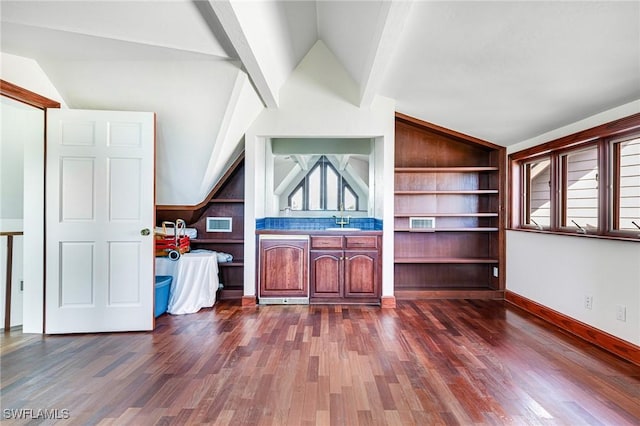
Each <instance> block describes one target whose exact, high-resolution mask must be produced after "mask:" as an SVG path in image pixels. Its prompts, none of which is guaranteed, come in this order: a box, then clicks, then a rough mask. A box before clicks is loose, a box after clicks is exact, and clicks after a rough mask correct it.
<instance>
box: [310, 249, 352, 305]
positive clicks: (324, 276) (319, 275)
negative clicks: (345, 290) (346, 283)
mask: <svg viewBox="0 0 640 426" xmlns="http://www.w3.org/2000/svg"><path fill="white" fill-rule="evenodd" d="M343 255H344V252H343V251H342V250H332V251H329V250H322V251H312V252H311V256H310V262H311V296H315V297H342V276H343V269H342V257H343Z"/></svg>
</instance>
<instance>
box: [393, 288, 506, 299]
mask: <svg viewBox="0 0 640 426" xmlns="http://www.w3.org/2000/svg"><path fill="white" fill-rule="evenodd" d="M394 294H395V296H396V299H397V300H416V299H504V290H494V289H492V288H489V287H486V288H485V287H471V286H469V287H463V288H438V289H420V288H403V289H398V288H397V285H396V290H395V292H394Z"/></svg>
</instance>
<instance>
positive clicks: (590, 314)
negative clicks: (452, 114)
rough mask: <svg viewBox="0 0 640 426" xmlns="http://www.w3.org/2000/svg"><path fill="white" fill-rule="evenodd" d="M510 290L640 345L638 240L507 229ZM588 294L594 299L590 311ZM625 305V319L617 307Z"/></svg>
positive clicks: (634, 107) (607, 117) (622, 112)
mask: <svg viewBox="0 0 640 426" xmlns="http://www.w3.org/2000/svg"><path fill="white" fill-rule="evenodd" d="M638 112H640V101H636V102H632V103H629V104H626V105H623V106H621V107H618V108H615V109H612V110H609V111H606V112H603V113H601V114H598V115H595V116H593V117H589V118H587V119H584V120H581V121H580V122H577V123H573V124H571V125H569V126H565V127H563V128H560V129H556V130H554V131H552V132H549V133H546V134H544V135H541V136H538V137H536V138H533V139H530V140H527V141H524V142H521V143H519V144H516V145H513V146H511V147H509V149H508V150H507V151H508V153H513V152H517V151H520V150H522V149H525V148H528V147H531V146H535V145H539V144H541V143H544V142H548V141H551V140H554V139H557V138H560V137H562V136H566V135H569V134H573V133H576V132H578V131H581V130H585V129H588V128H591V127H595V126H598V125H600V124H604V123H607V122H610V121H613V120H616V119H619V118H622V117H626V116H629V115H631V114H634V113H638ZM506 260H507V262H506V263H507V277H506V278H507V290H509V291H512V292H514V293H517V294H519V295H521V296H524V297H526V298H529V299H531V300H533V301H535V302H538V303H540V304H542V305H545V306H548V307H549V308H551V309H554V310H556V311H558V312H561V313H563V314H565V315H568V316H570V317H573V318H575V319H577V320H579V321H582V322H584V323H586V324H589V325H591V326H592V327H595V328H598V329H600V330H603V331H606V332H608V333H610V334H612V335H614V336H617V337H619V338H621V339H623V340H626V341H628V342H631V343H633V344H636V345H640V243H638V242H626V241H615V240H605V239H595V238H588V237H579V236H564V235H549V234H537V233H531V232H520V231H507V259H506ZM585 296H592V297H593V307H592V309H591V310H588V309H585V307H584V298H585ZM617 305H623V306H625V307H626V321H625V322H622V321H618V320H616V307H617Z"/></svg>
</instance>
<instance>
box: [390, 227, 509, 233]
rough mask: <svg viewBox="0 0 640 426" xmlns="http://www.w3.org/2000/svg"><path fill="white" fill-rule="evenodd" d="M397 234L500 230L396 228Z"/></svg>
mask: <svg viewBox="0 0 640 426" xmlns="http://www.w3.org/2000/svg"><path fill="white" fill-rule="evenodd" d="M395 231H396V232H496V231H498V228H493V227H479V228H464V227H461V228H426V229H418V228H396V229H395Z"/></svg>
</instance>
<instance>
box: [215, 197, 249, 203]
mask: <svg viewBox="0 0 640 426" xmlns="http://www.w3.org/2000/svg"><path fill="white" fill-rule="evenodd" d="M209 203H244V200H243V199H242V198H214V199H213V200H209Z"/></svg>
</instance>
